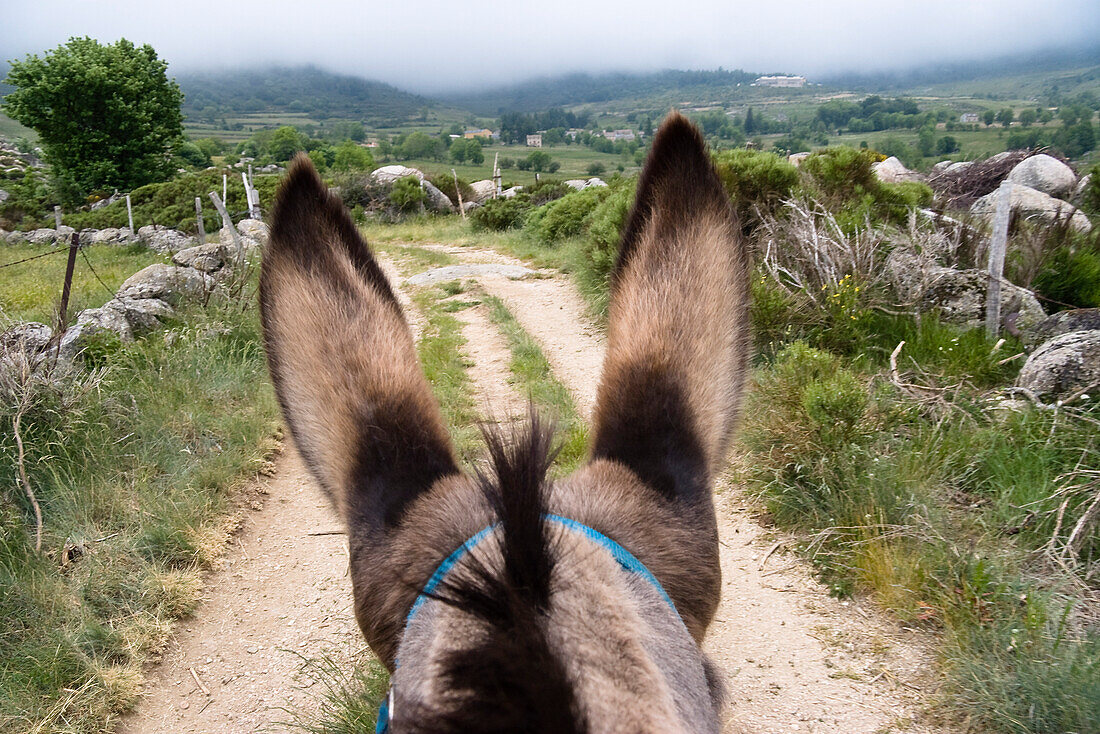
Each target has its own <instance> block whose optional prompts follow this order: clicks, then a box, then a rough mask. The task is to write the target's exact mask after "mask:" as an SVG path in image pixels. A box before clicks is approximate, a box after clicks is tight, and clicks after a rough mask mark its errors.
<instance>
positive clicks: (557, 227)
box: [524, 186, 611, 245]
mask: <svg viewBox="0 0 1100 734" xmlns="http://www.w3.org/2000/svg"><path fill="white" fill-rule="evenodd" d="M610 193H611V189H610V188H609V187H607V186H593V187H589V188H587V189H582V190H581V191H574V192H573V193H571V194H568V195H566V196H563V197H562V198H560V199H558V200H557V201H552V202H550V203H549V204H546V205H545V206H541V207H539V208H538V209H536V210H535V211H533V212H532V213H531V216H530V217H528V219H527V223H526V224H525V225H524V228H525V229H526V230H527V231H528V232H530V233H531V234H532V235H534V236H535V237H536V238H537V239H538V240H539V241H541V242H542V243H544V244H547V245H555V244H557V243H559V242H561V241H562V240H564V239H566V238H568V237H574V236H576V235H578V234H580V233H581V232H582V231H583V229H584V224H585V218H586V217H587V216H588V215H589V214H591V213H592V211H593V210H594V209H595V208H596V207H597V206H598V205H599V203H600V202H601V201H603V200H604V199H605V198H606V197H607V196H608V194H610Z"/></svg>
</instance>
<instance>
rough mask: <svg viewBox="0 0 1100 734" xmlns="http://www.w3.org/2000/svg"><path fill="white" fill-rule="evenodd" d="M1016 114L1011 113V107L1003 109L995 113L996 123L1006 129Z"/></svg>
mask: <svg viewBox="0 0 1100 734" xmlns="http://www.w3.org/2000/svg"><path fill="white" fill-rule="evenodd" d="M1015 117H1016V113H1015V112H1013V111H1012V108H1011V107H1005V108H1004V109H1002V110H1001V111H1000V112H998V113H997V122H999V123H1001V125H1003V126H1004V127H1008V126H1009V125H1011V124H1012V120H1013V119H1015Z"/></svg>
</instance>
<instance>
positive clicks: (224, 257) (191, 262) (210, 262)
mask: <svg viewBox="0 0 1100 734" xmlns="http://www.w3.org/2000/svg"><path fill="white" fill-rule="evenodd" d="M241 239H242V240H243V239H244V238H243V237H242V238H241ZM231 251H232V246H231V245H224V244H222V243H220V242H212V243H210V244H208V245H196V246H195V247H188V248H187V249H186V250H180V251H179V252H177V253H176V254H175V255H173V256H172V262H174V263H175V264H176V265H182V266H183V267H187V268H194V269H195V270H200V271H202V272H204V273H213V272H215V271H218V270H221V269H222V268H223V267H224V266H225V265H226V264H227V263H228V262H229V261H230V258H231V257H232V255H231Z"/></svg>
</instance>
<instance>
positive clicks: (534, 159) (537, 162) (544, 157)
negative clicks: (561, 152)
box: [527, 150, 551, 171]
mask: <svg viewBox="0 0 1100 734" xmlns="http://www.w3.org/2000/svg"><path fill="white" fill-rule="evenodd" d="M550 160H551V159H550V154H549V153H546V152H545V151H541V150H536V151H532V152H531V153H529V154H528V155H527V164H528V166H529V167H530V169H531V170H532V171H545V170H546V169H547V168H548V167H549V166H550Z"/></svg>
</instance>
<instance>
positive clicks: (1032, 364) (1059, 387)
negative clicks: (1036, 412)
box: [1016, 330, 1100, 400]
mask: <svg viewBox="0 0 1100 734" xmlns="http://www.w3.org/2000/svg"><path fill="white" fill-rule="evenodd" d="M1097 383H1100V331H1097V330H1092V331H1071V332H1068V333H1065V334H1060V335H1059V336H1056V337H1054V338H1053V339H1051V340H1050V341H1047V342H1044V343H1043V344H1041V345H1040V346H1039V348H1038V349H1036V350H1035V351H1034V352H1032V354H1031V356H1030V357H1028V358H1027V362H1025V363H1024V366H1023V367H1022V368H1021V369H1020V374H1019V376H1018V377H1017V378H1016V384H1017V385H1018V386H1020V387H1023V388H1026V389H1028V390H1030V391H1031V392H1033V393H1035V395H1036V396H1038V397H1039V398H1042V399H1048V400H1050V399H1055V400H1057V399H1064V398H1067V397H1070V396H1071V395H1072V394H1074V393H1076V392H1077V391H1078V390H1083V389H1084V390H1096V389H1100V387H1094V386H1095V385H1096V384H1097Z"/></svg>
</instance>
